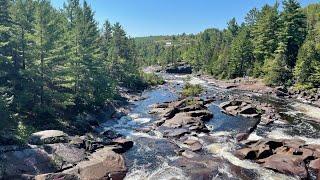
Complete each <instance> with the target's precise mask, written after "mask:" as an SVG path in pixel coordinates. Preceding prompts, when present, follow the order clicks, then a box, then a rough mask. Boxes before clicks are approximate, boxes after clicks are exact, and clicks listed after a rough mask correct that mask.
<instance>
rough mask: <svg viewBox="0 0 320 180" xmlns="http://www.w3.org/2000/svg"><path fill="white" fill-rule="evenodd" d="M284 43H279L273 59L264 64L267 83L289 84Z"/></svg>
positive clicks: (289, 75) (289, 77)
mask: <svg viewBox="0 0 320 180" xmlns="http://www.w3.org/2000/svg"><path fill="white" fill-rule="evenodd" d="M286 58H287V57H286V55H285V52H284V45H282V46H281V45H280V46H279V49H278V50H277V51H276V55H275V57H274V58H273V59H270V60H267V62H266V63H265V65H264V73H265V81H266V84H267V85H289V84H288V83H289V82H290V81H289V80H290V79H291V72H290V68H289V67H288V65H287V64H286V61H287V59H286Z"/></svg>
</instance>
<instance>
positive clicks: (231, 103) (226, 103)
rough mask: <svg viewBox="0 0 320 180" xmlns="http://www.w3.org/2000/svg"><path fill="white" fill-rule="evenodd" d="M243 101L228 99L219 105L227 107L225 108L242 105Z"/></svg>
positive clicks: (222, 107) (223, 107)
mask: <svg viewBox="0 0 320 180" xmlns="http://www.w3.org/2000/svg"><path fill="white" fill-rule="evenodd" d="M241 103H242V102H240V101H226V102H223V103H221V104H220V105H219V107H220V108H221V109H225V108H227V107H229V106H237V107H238V106H240V105H241Z"/></svg>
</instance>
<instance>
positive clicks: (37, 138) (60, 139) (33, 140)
mask: <svg viewBox="0 0 320 180" xmlns="http://www.w3.org/2000/svg"><path fill="white" fill-rule="evenodd" d="M68 141H69V137H68V135H67V134H66V133H64V132H62V131H58V130H46V131H40V132H36V133H33V134H32V135H31V137H30V139H29V143H30V144H34V145H41V144H54V143H66V142H68Z"/></svg>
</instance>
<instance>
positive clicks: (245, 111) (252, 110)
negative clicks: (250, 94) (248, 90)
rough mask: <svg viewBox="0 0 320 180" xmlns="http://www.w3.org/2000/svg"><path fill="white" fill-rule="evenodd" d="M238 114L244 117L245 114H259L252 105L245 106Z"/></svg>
mask: <svg viewBox="0 0 320 180" xmlns="http://www.w3.org/2000/svg"><path fill="white" fill-rule="evenodd" d="M239 114H241V115H245V114H248V115H254V114H259V113H258V112H257V109H256V108H255V107H253V106H252V105H246V106H244V107H242V108H241V109H240V110H239Z"/></svg>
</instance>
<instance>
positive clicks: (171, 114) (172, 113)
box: [163, 107, 179, 119]
mask: <svg viewBox="0 0 320 180" xmlns="http://www.w3.org/2000/svg"><path fill="white" fill-rule="evenodd" d="M178 112H179V110H178V109H177V108H175V107H174V108H169V109H167V110H166V112H165V114H164V115H163V117H165V118H167V119H171V118H173V117H174V116H175V115H176V114H177V113H178Z"/></svg>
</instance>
